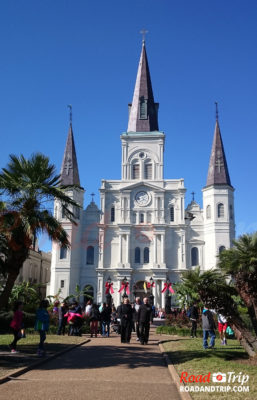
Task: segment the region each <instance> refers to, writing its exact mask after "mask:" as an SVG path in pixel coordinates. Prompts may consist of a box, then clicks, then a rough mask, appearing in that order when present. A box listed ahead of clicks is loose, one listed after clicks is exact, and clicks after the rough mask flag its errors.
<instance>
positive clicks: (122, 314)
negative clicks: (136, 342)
mask: <svg viewBox="0 0 257 400" xmlns="http://www.w3.org/2000/svg"><path fill="white" fill-rule="evenodd" d="M117 311H118V316H119V318H120V325H121V343H130V338H131V323H132V307H131V305H130V304H129V299H128V298H127V297H125V298H124V302H123V304H121V305H120V306H119V307H118V310H117Z"/></svg>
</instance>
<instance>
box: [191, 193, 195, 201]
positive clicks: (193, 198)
mask: <svg viewBox="0 0 257 400" xmlns="http://www.w3.org/2000/svg"><path fill="white" fill-rule="evenodd" d="M191 195H192V201H195V192H192V193H191Z"/></svg>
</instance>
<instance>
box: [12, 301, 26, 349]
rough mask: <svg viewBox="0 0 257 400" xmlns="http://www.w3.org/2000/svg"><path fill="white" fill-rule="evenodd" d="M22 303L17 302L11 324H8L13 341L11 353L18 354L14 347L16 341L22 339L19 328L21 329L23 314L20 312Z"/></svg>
mask: <svg viewBox="0 0 257 400" xmlns="http://www.w3.org/2000/svg"><path fill="white" fill-rule="evenodd" d="M22 307H23V303H22V302H21V301H17V302H16V303H15V305H14V309H13V311H14V315H13V319H12V322H11V323H10V327H11V328H12V330H13V335H14V339H13V341H12V343H11V344H10V348H11V353H18V351H17V350H16V345H17V342H18V340H20V339H21V338H22V335H21V328H22V327H23V323H22V320H23V312H22Z"/></svg>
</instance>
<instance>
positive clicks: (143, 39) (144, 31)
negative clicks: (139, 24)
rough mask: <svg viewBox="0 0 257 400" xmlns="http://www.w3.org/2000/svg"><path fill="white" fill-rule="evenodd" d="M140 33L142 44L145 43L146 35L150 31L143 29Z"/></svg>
mask: <svg viewBox="0 0 257 400" xmlns="http://www.w3.org/2000/svg"><path fill="white" fill-rule="evenodd" d="M140 33H141V34H142V42H143V43H145V35H146V34H147V33H148V31H147V30H146V29H142V30H141V31H140Z"/></svg>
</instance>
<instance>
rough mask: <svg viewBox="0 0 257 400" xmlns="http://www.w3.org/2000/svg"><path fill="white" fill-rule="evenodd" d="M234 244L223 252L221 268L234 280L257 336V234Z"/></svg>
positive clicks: (245, 236) (243, 236) (247, 236)
mask: <svg viewBox="0 0 257 400" xmlns="http://www.w3.org/2000/svg"><path fill="white" fill-rule="evenodd" d="M233 243H234V247H232V248H231V249H228V250H223V251H222V252H221V254H220V256H219V260H220V261H219V268H220V269H221V270H222V271H223V272H224V273H225V274H227V275H229V276H231V278H232V279H233V283H234V286H235V288H236V290H237V293H238V294H239V296H240V297H241V299H242V300H243V302H244V304H245V305H246V307H247V309H248V314H249V317H250V319H251V322H252V325H253V328H254V330H255V334H256V335H257V232H255V233H253V234H252V235H249V234H245V235H242V236H240V237H239V239H238V240H234V242H233Z"/></svg>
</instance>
